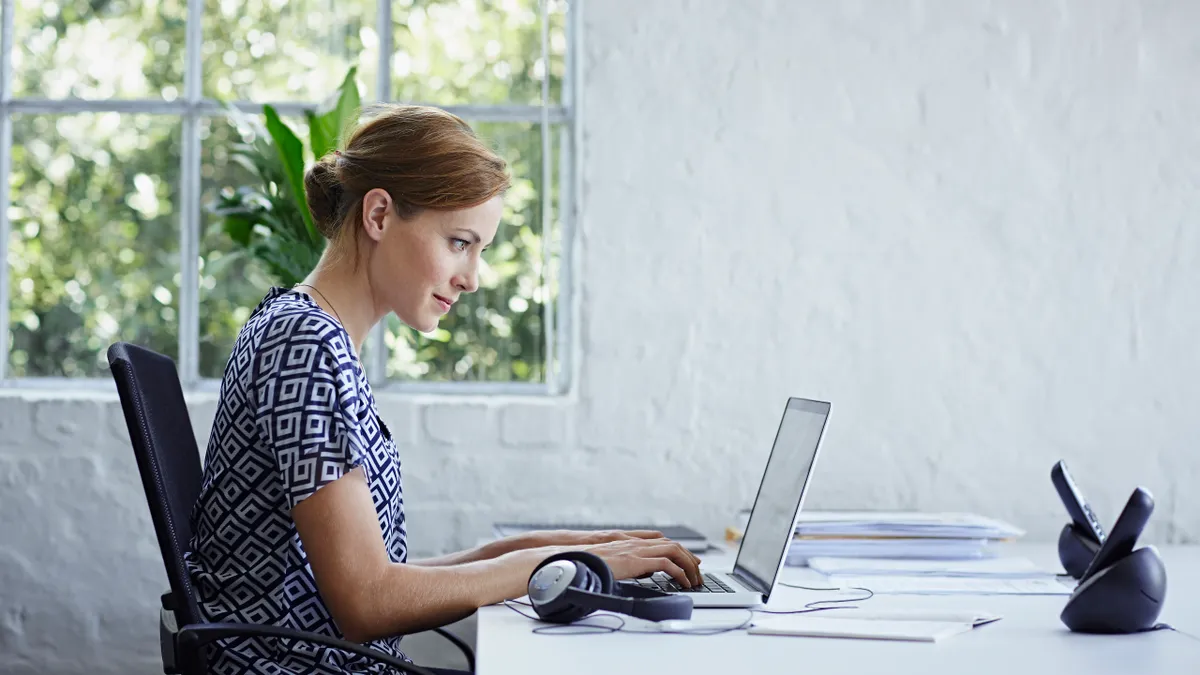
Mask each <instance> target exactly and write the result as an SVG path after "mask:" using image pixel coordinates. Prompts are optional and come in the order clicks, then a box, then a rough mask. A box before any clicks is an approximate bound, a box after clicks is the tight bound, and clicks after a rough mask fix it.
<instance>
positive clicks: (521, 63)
mask: <svg viewBox="0 0 1200 675" xmlns="http://www.w3.org/2000/svg"><path fill="white" fill-rule="evenodd" d="M539 5H540V2H539V0H503V1H485V0H424V1H423V0H398V1H397V2H395V3H393V9H392V20H393V22H394V24H395V33H394V35H395V54H394V55H393V57H392V95H393V97H394V98H395V99H397V100H400V101H411V102H420V103H435V104H438V105H453V104H487V103H513V104H527V105H538V104H540V103H541V102H542V77H543V74H544V72H545V68H544V66H543V64H542V26H541V18H540V15H539V13H538V12H539ZM546 6H547V10H548V15H549V18H550V25H549V31H548V42H549V48H550V55H551V58H550V101H551V102H557V101H559V100H561V94H562V76H563V72H564V70H565V62H564V55H565V54H566V28H565V27H566V9H567V3H566V2H565V1H563V0H547V2H546Z"/></svg>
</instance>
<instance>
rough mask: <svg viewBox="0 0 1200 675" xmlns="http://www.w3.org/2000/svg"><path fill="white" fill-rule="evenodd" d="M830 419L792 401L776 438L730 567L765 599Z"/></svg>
mask: <svg viewBox="0 0 1200 675" xmlns="http://www.w3.org/2000/svg"><path fill="white" fill-rule="evenodd" d="M828 417H829V404H828V403H825V402H823V401H810V400H808V399H803V398H790V399H788V404H787V409H786V410H784V412H783V421H781V422H780V423H779V431H778V432H776V434H775V445H774V446H773V447H772V448H771V456H770V458H768V459H767V468H766V469H765V470H764V471H763V478H762V483H761V484H760V485H759V487H758V496H757V497H755V499H754V507H753V508H752V509H751V510H750V521H749V522H748V523H747V524H746V532H745V533H744V534H743V535H742V545H741V547H739V548H738V556H737V562H735V563H734V566H733V571H734V574H735V575H737V576H738V577H741V578H742V579H744V580H746V581H748V582H750V583H751V585H753V586H754V587H755V588H756V590H760V591H762V593H763V595H764V596H766V595H770V592H771V588H772V587H773V586H774V584H775V579H776V577H777V576H778V574H779V569H780V567H781V566H782V565H783V560H784V556H785V555H786V554H787V549H788V545H789V544H790V543H791V541H792V529H793V528H794V527H795V524H796V516H797V514H799V512H800V504H801V502H802V501H803V500H804V493H805V492H807V491H808V483H809V479H810V478H811V476H812V468H813V465H814V464H816V461H817V448H818V447H819V445H820V442H821V434H822V433H823V432H824V430H825V420H826V419H828Z"/></svg>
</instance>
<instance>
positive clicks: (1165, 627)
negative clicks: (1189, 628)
mask: <svg viewBox="0 0 1200 675" xmlns="http://www.w3.org/2000/svg"><path fill="white" fill-rule="evenodd" d="M1150 630H1152V631H1155V630H1169V631H1174V632H1176V633H1179V634H1180V635H1182V636H1184V637H1186V638H1189V639H1192V640H1195V641H1196V642H1200V637H1196V636H1195V635H1192V634H1191V633H1185V632H1184V631H1181V630H1179V629H1178V628H1176V627H1175V626H1172V625H1171V624H1169V623H1156V624H1154V625H1153V626H1151V627H1150Z"/></svg>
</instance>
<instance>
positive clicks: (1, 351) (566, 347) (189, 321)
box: [0, 0, 584, 396]
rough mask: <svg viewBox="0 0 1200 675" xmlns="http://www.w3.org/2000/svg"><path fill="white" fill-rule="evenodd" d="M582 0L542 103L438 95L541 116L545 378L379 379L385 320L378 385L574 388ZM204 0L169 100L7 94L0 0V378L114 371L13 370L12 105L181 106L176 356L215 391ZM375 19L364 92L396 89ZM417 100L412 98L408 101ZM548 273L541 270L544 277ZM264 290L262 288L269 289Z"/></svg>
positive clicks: (481, 112)
mask: <svg viewBox="0 0 1200 675" xmlns="http://www.w3.org/2000/svg"><path fill="white" fill-rule="evenodd" d="M547 1H548V0H538V6H539V12H538V15H539V18H540V23H541V51H542V58H543V60H544V61H545V60H546V59H547V55H548V52H549V43H548V39H549V38H548V30H549V17H548V13H547V11H546V10H547V8H546V4H547ZM583 2H584V0H569V5H568V7H567V9H566V53H565V55H564V59H565V64H564V65H565V68H564V74H563V79H562V94H561V101H559V102H558V103H556V104H554V105H548V104H547V99H548V98H549V85H550V78H548V77H544V78H543V79H542V97H541V98H542V104H541V105H512V104H495V105H440V106H438V107H441V108H443V109H445V110H447V111H449V112H451V113H454V114H456V115H458V116H460V117H462V118H463V119H465V120H467V121H468V122H471V123H476V122H527V123H533V124H536V125H537V126H538V128H539V130H540V133H541V145H542V153H543V154H542V157H543V161H542V162H541V165H542V176H541V179H542V180H541V184H542V185H543V186H547V187H546V189H543V190H542V191H541V192H542V194H541V195H539V197H540V199H541V207H542V208H541V213H542V222H541V234H542V256H541V259H542V269H543V270H551V269H554V266H553V265H551V264H550V262H551V261H552V260H554V257H555V255H557V258H558V270H559V272H558V277H557V279H556V280H555V281H557V284H558V294H557V297H556V298H555V300H554V301H553V302H547V303H545V304H543V306H542V307H543V314H542V319H543V320H542V326H543V329H544V330H543V332H544V335H543V337H544V340H545V354H544V358H545V361H546V368H545V374H546V376H545V381H543V382H516V381H512V382H501V381H484V380H480V381H455V382H421V381H407V380H388V379H387V378H386V360H387V356H388V353H387V348H386V344H385V343H384V324H383V322H380V323H379V324H377V325H376V326H375V328H374V329H372V331H371V333H370V334H369V335H368V337H367V343H368V345H369V356H370V358H368V359H367V362H366V363H365V364H364V366H365V368H366V371H367V376H368V378H369V379H370V380H371V381H372V382H373V383H376V382H377V383H378V384H377V385H374V388H375V391H376V392H388V393H401V394H409V393H411V394H441V395H467V396H472V395H484V394H504V395H532V396H555V395H562V394H566V393H568V392H569V390H570V388H571V384H572V382H573V381H574V379H575V378H574V372H575V363H574V359H573V358H572V357H573V356H574V351H575V350H574V345H575V344H577V340H575V339H573V337H574V335H575V330H576V326H577V325H578V315H577V312H576V311H574V307H575V303H574V302H573V298H574V297H575V296H576V292H575V286H574V284H575V275H574V274H573V272H574V271H575V268H576V266H577V264H578V263H577V261H578V256H577V255H576V254H575V242H576V237H575V228H576V222H577V219H578V215H579V195H580V194H581V190H580V187H581V176H580V174H581V171H580V155H581V153H580V152H579V151H578V148H579V147H580V140H581V138H582V133H581V130H580V126H579V118H580V115H579V103H580V96H579V87H578V84H577V83H578V82H579V81H580V80H579V76H580V75H581V73H582V68H581V61H582V59H581V58H579V57H580V55H581V52H580V51H579V47H580V32H581V31H580V28H581V26H582V21H581V19H580V16H581V6H582V4H583ZM203 8H204V0H187V24H186V44H185V52H184V82H183V92H182V93H183V95H182V96H181V97H180V98H178V99H176V100H174V101H161V100H151V99H109V100H85V99H77V98H67V99H45V98H32V97H21V98H13V96H12V79H13V72H12V49H13V47H14V45H13V32H14V26H13V22H14V1H13V0H0V16H2V19H0V260H3V261H4V262H5V270H4V273H3V274H0V355H2V356H3V358H0V389H18V388H19V389H38V390H46V389H49V390H108V389H111V388H112V382H111V380H109V379H108V378H97V377H88V378H69V377H21V378H13V377H9V375H8V365H9V364H8V359H9V350H10V349H11V345H10V344H9V325H10V316H9V312H10V290H11V288H12V280H11V279H10V276H9V272H10V268H9V265H8V247H9V237H10V236H11V232H12V224H11V222H10V221H9V217H8V211H9V206H10V203H11V194H10V189H11V188H10V184H9V181H10V179H11V175H12V149H13V119H12V118H13V115H14V114H22V113H23V114H30V113H34V114H37V113H40V114H75V113H86V112H118V113H142V114H154V115H170V116H174V117H177V118H178V119H179V121H180V124H181V125H182V152H181V157H180V191H179V193H180V198H179V214H180V218H179V232H180V246H179V272H180V279H181V281H180V286H179V317H178V326H179V354H178V358H177V359H176V365H177V367H178V369H179V375H180V380H181V382H182V384H183V388H184V391H185V392H216V391H218V390H219V386H220V380H217V379H212V378H201V377H200V376H199V372H200V364H199V351H200V335H199V314H200V297H199V289H200V278H199V276H200V274H199V262H198V261H199V255H200V230H201V227H202V224H203V214H202V211H201V204H200V194H201V178H200V169H201V162H202V157H201V148H200V142H201V139H200V136H199V133H198V124H199V122H200V120H201V118H204V117H214V116H219V115H220V114H221V112H222V110H223V108H222V106H221V104H219V103H218V102H217V101H215V100H213V99H207V98H204V97H203V95H202V93H201V86H202V82H203V80H202V77H203V73H202V72H201V62H202V59H201V54H200V47H201V45H202V44H203V35H202V34H201V28H202V20H203ZM376 8H377V17H376V29H377V32H378V34H379V40H380V44H379V63H378V72H377V75H376V81H375V82H374V83H373V84H374V90H373V91H372V92H371V94H372V95H371V96H368V97H364V99H363V100H364V103H369V102H376V101H390V100H391V89H392V87H391V80H392V58H391V57H392V55H393V54H392V52H393V49H394V47H393V40H392V31H391V24H392V6H391V0H376ZM265 103H270V104H271V105H274V106H275V108H276V109H277V110H278V111H279V113H280V114H281V115H284V116H289V115H296V116H299V115H303V112H304V111H305V110H311V109H314V108H315V107H316V106H317V105H318V102H316V101H311V102H287V103H273V102H270V101H261V102H251V101H237V102H235V103H234V104H235V105H236V106H237V107H238V108H239V109H241V110H243V111H246V112H250V113H260V112H261V110H262V106H263V105H264V104H265ZM414 103H419V102H415V101H414ZM555 125H557V128H558V135H559V138H558V139H557V142H556V143H552V142H551V134H553V133H554V131H553V130H552V126H555ZM553 147H557V151H558V153H559V155H558V157H557V159H558V171H559V175H558V180H559V199H558V208H557V212H558V214H559V216H560V218H559V219H560V227H561V230H560V235H561V245H560V248H559V250H558V251H557V252H555V251H553V250H552V243H551V237H550V236H549V235H550V229H551V226H552V222H553V217H554V216H553V213H554V210H553V206H554V204H553V203H552V202H551V192H552V191H551V190H550V189H548V186H549V185H550V184H551V178H552V176H551V171H552V166H553V164H554V161H553V159H554V158H553V157H552V156H551V155H550V154H548V153H550V152H553V150H549V149H550V148H553ZM550 283H551V281H550V279H549V278H548V276H547V275H543V278H542V286H543V288H546V287H547V286H548V285H549V284H550ZM264 292H265V291H264Z"/></svg>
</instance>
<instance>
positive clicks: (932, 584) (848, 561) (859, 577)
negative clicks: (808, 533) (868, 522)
mask: <svg viewBox="0 0 1200 675" xmlns="http://www.w3.org/2000/svg"><path fill="white" fill-rule="evenodd" d="M808 566H809V567H810V568H812V569H814V570H816V571H818V572H821V573H822V574H824V575H825V576H826V577H827V578H828V579H829V583H831V584H837V585H839V586H842V587H858V588H869V589H871V591H872V592H874V593H881V594H887V593H904V594H916V595H947V594H971V595H1069V594H1070V593H1071V586H1070V585H1068V584H1064V583H1062V582H1061V581H1059V579H1058V577H1057V576H1056V575H1055V573H1054V572H1053V571H1051V570H1047V569H1043V568H1040V567H1038V566H1037V565H1034V564H1033V562H1031V561H1030V560H1029V559H1028V558H1019V557H1003V558H991V559H986V560H953V561H941V560H885V559H874V560H871V559H862V558H809V559H808Z"/></svg>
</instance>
